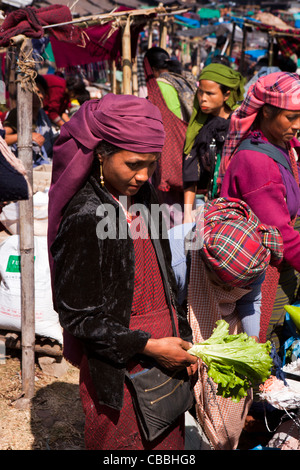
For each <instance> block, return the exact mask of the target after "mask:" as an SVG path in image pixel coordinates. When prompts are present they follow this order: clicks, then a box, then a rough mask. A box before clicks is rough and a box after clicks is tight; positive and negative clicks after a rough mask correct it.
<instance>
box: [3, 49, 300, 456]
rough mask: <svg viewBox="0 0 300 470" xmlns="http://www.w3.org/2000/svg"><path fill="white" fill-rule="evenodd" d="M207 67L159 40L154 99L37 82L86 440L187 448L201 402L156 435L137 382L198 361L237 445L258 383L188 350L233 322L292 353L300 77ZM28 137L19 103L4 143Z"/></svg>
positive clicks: (200, 397)
mask: <svg viewBox="0 0 300 470" xmlns="http://www.w3.org/2000/svg"><path fill="white" fill-rule="evenodd" d="M208 62H209V63H208V64H207V65H205V66H204V68H203V69H202V71H201V73H200V74H199V75H198V76H197V77H195V76H193V75H192V74H191V73H190V72H188V71H185V70H184V69H183V67H182V64H181V63H180V62H179V61H178V60H176V59H174V58H173V57H171V56H170V54H169V53H168V52H167V51H166V50H164V49H161V48H160V47H152V48H150V49H148V50H147V51H144V53H143V66H144V81H143V90H142V92H143V95H141V96H133V95H123V94H112V93H108V94H106V95H105V96H103V97H102V98H101V99H90V96H89V93H88V92H87V90H86V89H85V86H84V84H83V83H82V81H80V83H79V82H78V80H75V79H72V80H70V79H69V80H66V79H65V78H63V77H61V76H59V75H56V74H54V75H44V76H40V75H38V76H37V78H36V86H37V89H38V92H37V93H36V94H34V100H33V127H32V140H33V143H34V145H33V150H34V157H33V164H34V165H38V164H41V163H51V165H52V183H51V187H50V191H49V213H48V217H49V218H48V247H49V262H50V269H51V276H52V291H53V302H54V306H55V309H56V311H57V312H58V315H59V319H60V323H61V326H62V328H63V330H64V354H65V356H66V358H67V359H68V360H69V361H70V362H71V363H72V364H75V365H76V366H78V367H79V368H80V385H79V386H80V396H81V400H82V404H83V409H84V412H85V416H86V424H85V444H86V448H87V449H98V450H143V449H147V450H183V449H184V448H185V421H184V420H185V411H187V410H181V411H178V412H177V414H176V410H175V406H174V418H173V419H171V421H170V423H169V424H168V426H167V428H165V429H163V430H162V431H161V433H160V434H159V435H158V436H157V437H155V439H152V440H150V439H149V438H147V436H146V434H145V433H144V426H145V422H144V421H143V419H144V418H142V419H140V418H139V414H138V412H137V409H138V405H137V403H139V398H140V397H139V392H137V391H136V389H135V388H134V381H133V378H134V379H135V378H136V377H138V376H144V377H146V378H147V375H146V373H148V371H149V370H152V371H156V370H158V371H159V374H162V373H163V374H165V373H168V372H170V371H171V372H172V374H170V380H172V381H173V380H175V379H174V377H173V373H174V372H176V371H178V370H179V371H181V370H186V372H187V374H186V375H187V377H186V380H187V381H188V382H189V384H190V389H191V393H192V396H193V404H192V406H191V407H190V409H189V412H190V413H191V414H192V415H193V416H194V417H195V419H196V420H197V422H198V424H199V425H200V426H201V429H202V430H203V432H204V433H205V436H206V438H207V439H208V441H209V443H210V445H211V447H212V448H213V449H215V450H234V449H237V448H238V445H239V439H240V436H241V433H242V430H243V427H244V425H245V421H246V418H247V415H248V414H249V412H250V410H251V406H252V405H253V402H254V395H253V390H252V389H250V390H249V391H248V396H247V397H246V398H244V399H242V400H240V402H239V403H235V402H232V401H231V400H230V399H228V398H222V397H220V396H218V395H217V393H216V386H213V385H212V384H211V381H210V380H209V377H208V376H207V370H206V367H205V364H204V363H203V362H202V361H201V360H200V359H197V358H196V357H195V356H194V355H192V354H190V353H189V349H190V348H191V346H192V344H193V343H195V342H202V341H205V340H206V339H208V338H209V337H210V336H211V335H212V333H213V331H214V328H215V325H216V322H217V321H218V320H220V319H225V320H226V321H227V322H228V324H229V331H230V334H237V333H240V332H242V331H244V332H246V333H247V334H248V335H249V336H250V337H252V338H254V339H255V341H257V342H265V341H267V340H271V341H272V344H273V345H274V347H275V350H276V354H279V353H280V346H281V331H282V327H283V322H284V313H285V312H284V308H283V306H284V305H285V304H293V302H295V300H296V299H297V296H299V285H300V274H299V273H300V222H299V214H300V188H299V173H300V172H299V158H298V157H299V153H300V143H299V140H298V131H299V130H300V98H299V97H300V78H299V75H298V74H297V73H296V72H289V71H283V70H280V69H278V70H276V71H275V72H272V73H268V74H261V75H260V76H258V77H256V78H255V79H254V77H253V79H252V83H251V86H249V87H247V80H246V79H245V78H244V77H243V76H242V75H241V74H240V73H239V72H237V71H236V70H234V69H233V68H232V67H231V66H230V63H227V62H226V61H224V60H221V59H220V60H219V59H218V57H217V56H216V57H211V58H210V60H209V61H208ZM145 87H146V91H145V89H144V88H145ZM54 128H55V129H56V134H55V132H54ZM17 138H18V136H17V117H16V110H15V109H12V110H11V111H10V112H9V113H8V115H7V116H6V117H5V119H4V122H3V133H2V135H1V139H2V142H3V144H5V145H6V147H5V148H6V149H7V148H8V147H10V149H11V151H12V152H13V154H14V155H15V156H17ZM161 207H162V208H163V210H162V212H163V217H160V215H161V214H160V213H159V217H156V216H157V213H156V212H155V211H157V208H161ZM178 234H179V235H178ZM191 237H196V241H197V237H201V242H200V241H199V244H197V243H196V247H197V248H194V249H193V250H190V251H189V250H188V249H187V246H188V245H187V244H186V241H187V240H191ZM193 239H194V243H195V238H193ZM161 393H162V394H163V393H164V392H163V391H162V392H161ZM172 393H173V392H172ZM174 393H175V392H174ZM162 396H163V395H158V396H157V397H158V398H157V401H158V402H161V400H162ZM169 400H171V398H170V397H169V394H168V395H167V397H165V398H164V406H165V408H166V409H167V408H168V402H169ZM176 401H177V402H178V403H179V402H180V399H176ZM172 406H173V405H172ZM143 407H146V405H145V403H143ZM70 412H71V411H70ZM148 413H150V414H151V411H150V412H149V411H148ZM145 419H146V418H145Z"/></svg>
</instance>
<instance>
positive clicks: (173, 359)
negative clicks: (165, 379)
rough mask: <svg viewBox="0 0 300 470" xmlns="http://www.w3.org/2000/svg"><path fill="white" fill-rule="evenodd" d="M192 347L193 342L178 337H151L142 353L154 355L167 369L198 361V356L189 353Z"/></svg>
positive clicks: (178, 367) (187, 365) (189, 364)
mask: <svg viewBox="0 0 300 470" xmlns="http://www.w3.org/2000/svg"><path fill="white" fill-rule="evenodd" d="M191 347H192V344H191V343H189V342H188V341H184V340H183V339H181V338H177V337H167V338H159V339H153V338H150V339H149V340H148V342H147V344H146V346H145V348H144V349H143V350H142V351H141V353H142V354H145V355H147V356H150V357H153V358H154V359H155V360H156V361H157V362H158V363H159V364H161V365H162V366H163V367H165V368H166V369H180V368H183V367H189V366H191V364H196V363H197V357H195V356H192V355H191V354H188V353H187V350H188V349H190V348H191Z"/></svg>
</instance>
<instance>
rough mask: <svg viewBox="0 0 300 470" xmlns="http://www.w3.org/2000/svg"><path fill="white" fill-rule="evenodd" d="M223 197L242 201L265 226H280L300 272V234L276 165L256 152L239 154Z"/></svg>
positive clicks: (287, 253)
mask: <svg viewBox="0 0 300 470" xmlns="http://www.w3.org/2000/svg"><path fill="white" fill-rule="evenodd" d="M220 195H221V197H235V198H238V199H242V200H243V201H245V202H246V203H247V204H248V205H249V206H250V207H251V209H252V210H253V212H254V213H255V214H256V215H257V217H258V218H259V219H260V221H261V222H262V223H265V224H269V225H274V226H276V227H278V229H279V230H280V232H281V234H282V238H283V243H284V257H285V260H286V261H287V262H288V263H289V264H290V265H291V266H292V267H293V268H294V269H296V270H297V271H299V272H300V234H299V232H297V231H296V230H294V229H293V228H292V227H291V226H290V222H291V214H290V213H289V210H288V207H287V203H286V195H287V190H286V187H285V185H284V183H283V179H282V176H281V173H280V170H279V168H278V164H277V163H275V162H274V161H273V160H272V159H271V158H270V157H268V156H267V155H264V154H258V153H257V152H252V151H249V150H246V151H245V150H241V151H239V152H237V153H236V154H235V155H234V156H233V158H232V160H231V162H230V164H229V166H228V169H227V171H226V173H225V177H224V180H223V184H222V188H221V194H220ZM298 211H299V207H298V208H296V212H295V214H296V213H297V212H298Z"/></svg>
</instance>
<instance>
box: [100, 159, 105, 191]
mask: <svg viewBox="0 0 300 470" xmlns="http://www.w3.org/2000/svg"><path fill="white" fill-rule="evenodd" d="M100 184H101V187H102V188H103V187H104V178H103V168H102V162H100Z"/></svg>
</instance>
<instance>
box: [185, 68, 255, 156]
mask: <svg viewBox="0 0 300 470" xmlns="http://www.w3.org/2000/svg"><path fill="white" fill-rule="evenodd" d="M200 80H210V81H212V82H215V83H219V85H224V86H226V87H228V88H230V95H229V97H228V98H227V100H226V104H227V106H228V107H229V108H230V109H231V110H232V111H233V110H234V109H236V107H237V106H238V105H239V102H241V101H242V100H243V98H244V84H245V82H246V79H245V78H244V77H243V76H242V75H241V74H240V73H239V72H237V71H235V70H233V69H232V68H230V67H227V65H223V64H209V65H207V67H204V69H203V70H202V72H201V73H200V76H199V81H200ZM207 117H208V115H207V114H205V113H202V111H201V109H200V106H199V101H198V97H197V93H196V95H195V98H194V107H193V112H192V116H191V119H190V122H189V125H188V128H187V133H186V141H185V146H184V153H185V154H186V155H187V154H189V153H190V151H191V149H192V147H193V143H194V140H195V138H196V136H197V134H198V133H199V131H200V129H201V128H202V127H203V125H204V124H205V121H206V120H207Z"/></svg>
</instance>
